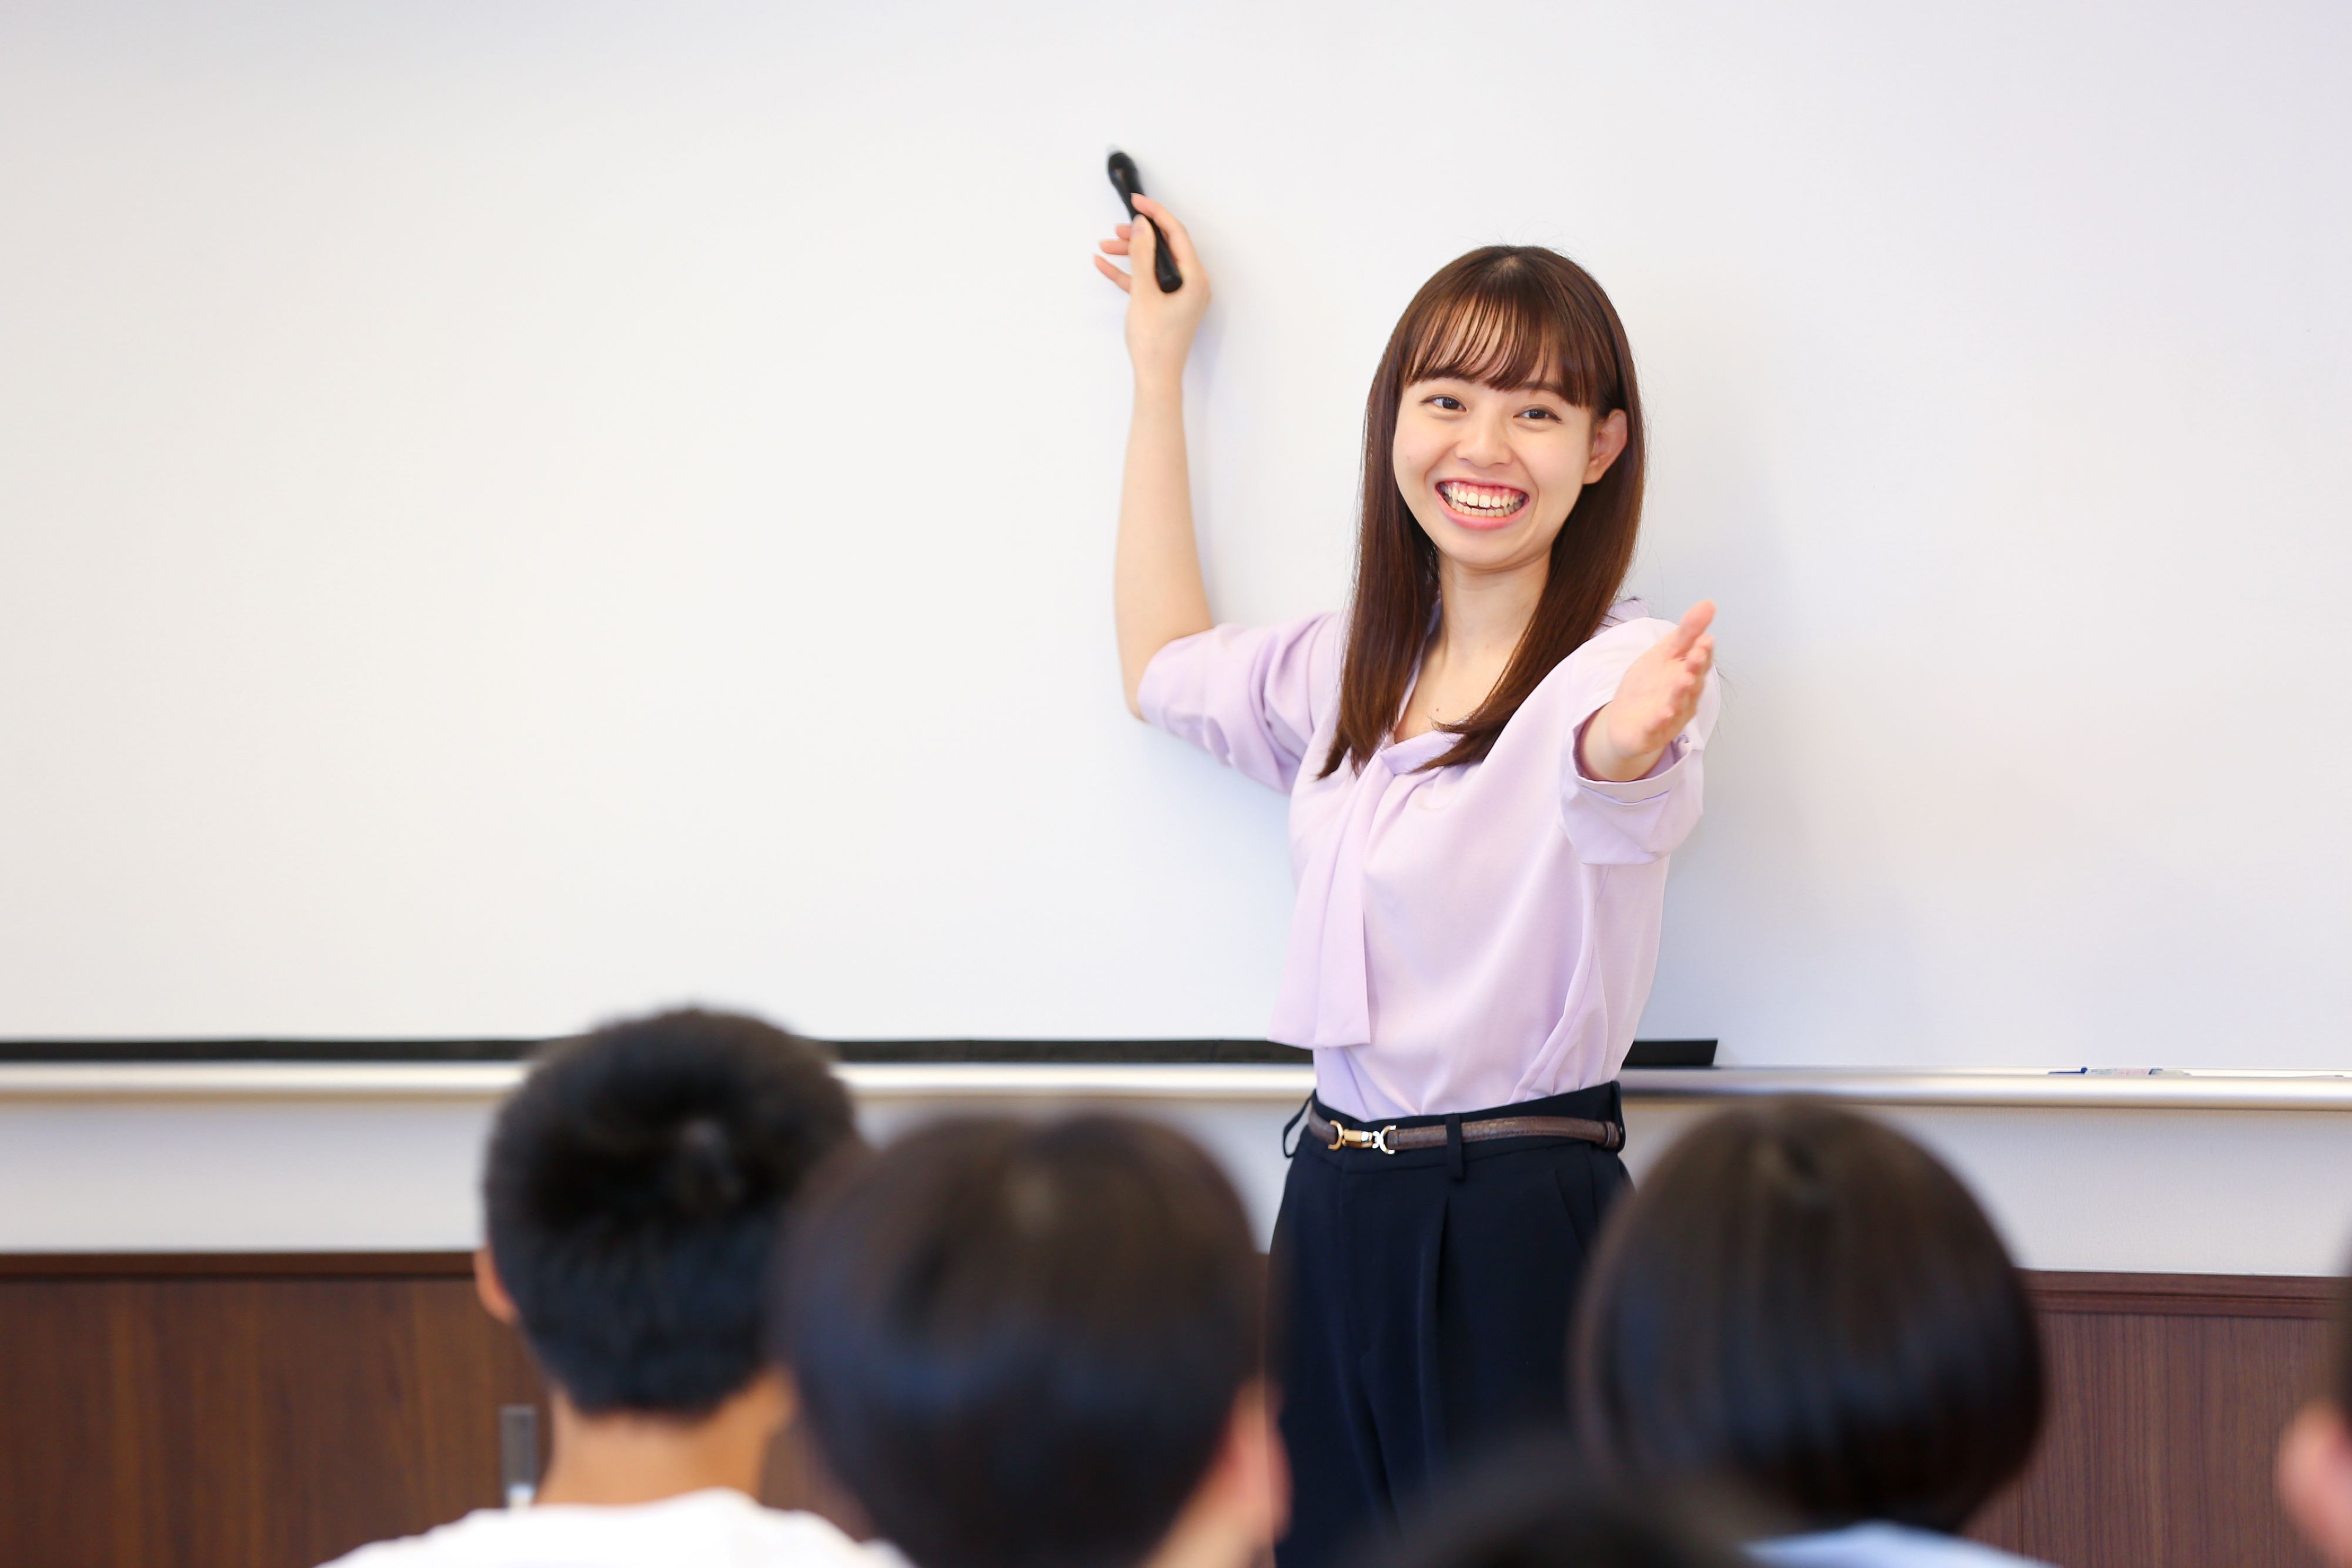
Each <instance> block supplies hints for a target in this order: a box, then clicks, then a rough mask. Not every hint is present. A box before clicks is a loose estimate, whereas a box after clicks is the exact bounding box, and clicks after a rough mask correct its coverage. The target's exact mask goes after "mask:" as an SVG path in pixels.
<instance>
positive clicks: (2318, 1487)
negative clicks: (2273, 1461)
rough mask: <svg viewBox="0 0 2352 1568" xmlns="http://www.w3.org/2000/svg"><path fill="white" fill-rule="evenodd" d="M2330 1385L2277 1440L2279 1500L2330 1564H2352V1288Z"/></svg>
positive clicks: (2339, 1323)
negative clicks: (2278, 1440) (2278, 1441)
mask: <svg viewBox="0 0 2352 1568" xmlns="http://www.w3.org/2000/svg"><path fill="white" fill-rule="evenodd" d="M2334 1340H2335V1344H2334V1350H2333V1354H2332V1356H2331V1359H2330V1363H2329V1365H2328V1373H2327V1385H2326V1390H2325V1391H2324V1392H2323V1393H2322V1394H2321V1395H2320V1396H2319V1397H2318V1398H2316V1399H2315V1400H2313V1401H2312V1402H2311V1403H2310V1404H2308V1405H2306V1406H2304V1407H2303V1409H2302V1410H2301V1411H2299V1412H2297V1413H2296V1415H2295V1417H2294V1420H2293V1421H2292V1422H2291V1423H2289V1424H2288V1426H2287V1429H2286V1434H2285V1436H2284V1437H2283V1438H2282V1439H2281V1441H2280V1443H2279V1452H2278V1490H2279V1500H2280V1501H2282V1502H2284V1504H2285V1505H2286V1511H2287V1513H2288V1516H2289V1517H2291V1518H2292V1519H2293V1520H2294V1522H2295V1526H2296V1528H2297V1529H2299V1530H2301V1531H2303V1534H2304V1538H2305V1540H2307V1541H2309V1542H2311V1544H2312V1545H2313V1546H2315V1547H2316V1548H2317V1549H2318V1551H2319V1554H2320V1556H2322V1557H2323V1558H2325V1559H2326V1560H2327V1561H2328V1562H2329V1563H2338V1564H2344V1565H2346V1568H2352V1289H2347V1290H2346V1291H2345V1293H2344V1294H2342V1295H2341V1296H2339V1297H2338V1299H2337V1304H2336V1328H2335V1333H2334Z"/></svg>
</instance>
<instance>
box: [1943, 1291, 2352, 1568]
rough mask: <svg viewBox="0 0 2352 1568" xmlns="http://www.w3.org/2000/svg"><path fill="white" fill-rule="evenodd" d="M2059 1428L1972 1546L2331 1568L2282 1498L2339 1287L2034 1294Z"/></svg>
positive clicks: (2128, 1564) (2094, 1558) (2123, 1560)
mask: <svg viewBox="0 0 2352 1568" xmlns="http://www.w3.org/2000/svg"><path fill="white" fill-rule="evenodd" d="M2029 1282H2030V1284H2031V1287H2032V1291H2033V1295H2034V1299H2035V1305H2036V1307H2037V1308H2038V1309H2039V1311H2040V1313H2041V1317H2042V1343H2043V1345H2044V1347H2045V1348H2046V1350H2047V1352H2048V1357H2049V1368H2050V1416H2049V1421H2048V1424H2047V1426H2046V1427H2045V1428H2044V1430H2043V1434H2042V1446H2041V1449H2040V1451H2039V1452H2038V1453H2037V1454H2036V1455H2035V1458H2034V1460H2033V1463H2032V1466H2031V1467H2030V1468H2029V1469H2028V1470H2027V1472H2026V1474H2025V1475H2024V1476H2022V1477H2021V1478H2020V1479H2019V1481H2018V1483H2017V1484H2016V1485H2015V1486H2013V1487H2011V1489H2010V1490H2009V1491H2008V1492H2007V1493H2006V1494H2005V1495H2004V1496H2002V1497H2000V1498H1999V1499H1997V1500H1995V1501H1994V1503H1993V1504H1992V1506H1991V1507H1990V1508H1989V1509H1988V1510H1987V1511H1986V1512H1985V1514H1984V1516H1983V1517H1982V1518H1980V1519H1979V1520H1978V1521H1977V1523H1976V1527H1975V1528H1974V1529H1972V1530H1971V1531H1969V1533H1970V1534H1972V1535H1975V1536H1977V1537H1979V1539H1982V1540H1985V1541H1989V1542H1993V1543H1994V1544H1995V1545H1999V1546H2003V1547H2006V1548H2008V1549H2009V1550H2010V1551H2012V1552H2021V1553H2024V1554H2025V1555H2028V1556H2032V1557H2039V1558H2042V1559H2044V1560H2046V1561H2049V1562H2052V1563H2061V1564H2063V1565H2064V1568H2316V1565H2317V1563H2318V1559H2317V1558H2316V1557H2315V1556H2314V1555H2313V1554H2312V1553H2310V1552H2307V1551H2306V1550H2305V1548H2304V1546H2303V1545H2302V1543H2301V1542H2299V1541H2297V1540H2296V1539H2295V1536H2294V1531H2293V1530H2292V1528H2291V1527H2290V1526H2289V1524H2288V1523H2287V1521H2286V1517H2285V1515H2284V1514H2283V1513H2282V1512H2281V1511H2280V1510H2279V1507H2278V1503H2277V1500H2276V1499H2275V1498H2274V1497H2273V1493H2272V1490H2271V1459H2272V1455H2273V1452H2274V1451H2275V1450H2276V1448H2277V1445H2278V1437H2279V1432H2280V1429H2281V1428H2282V1427H2284V1426H2285V1425H2286V1421H2287V1417H2288V1416H2289V1415H2291V1414H2292V1413H2293V1411H2294V1408H2295V1407H2296V1406H2298V1405H2300V1404H2301V1403H2302V1402H2303V1401H2304V1400H2305V1398H2307V1397H2309V1396H2310V1395H2311V1394H2312V1392H2313V1391H2314V1390H2315V1387H2316V1386H2317V1384H2316V1378H2317V1375H2318V1372H2319V1368H2320V1365H2321V1364H2322V1361H2323V1358H2324V1357H2325V1355H2326V1340H2327V1323H2326V1318H2327V1316H2328V1314H2329V1313H2330V1312H2332V1310H2333V1303H2334V1300H2335V1289H2336V1287H2335V1282H2334V1281H2327V1280H2268V1279H2248V1278H2244V1277H2231V1276H2225V1275H2220V1276H2217V1275H2198V1274H2176V1275H2143V1274H2126V1275H2096V1274H2040V1275H2034V1276H2032V1277H2031V1278H2030V1281H2029Z"/></svg>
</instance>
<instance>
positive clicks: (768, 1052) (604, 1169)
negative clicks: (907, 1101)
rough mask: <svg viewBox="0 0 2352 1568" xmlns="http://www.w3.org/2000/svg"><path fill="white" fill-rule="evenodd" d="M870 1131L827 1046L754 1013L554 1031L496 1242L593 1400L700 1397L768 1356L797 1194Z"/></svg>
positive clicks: (505, 1132) (532, 1315)
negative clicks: (828, 1158)
mask: <svg viewBox="0 0 2352 1568" xmlns="http://www.w3.org/2000/svg"><path fill="white" fill-rule="evenodd" d="M854 1136H855V1131H854V1124H853V1122H852V1119H851V1113H850V1106H849V1101H848V1097H847V1095H846V1094H845V1092H843V1090H842V1087H841V1084H840V1082H839V1081H838V1080H836V1079H835V1077H834V1076H833V1073H832V1071H831V1069H830V1068H829V1066H828V1065H827V1063H826V1061H825V1059H824V1056H823V1055H822V1054H821V1053H820V1052H819V1051H817V1049H816V1048H815V1047H814V1046H812V1045H810V1044H809V1043H807V1042H806V1041H804V1040H796V1039H794V1038H793V1036H791V1035H789V1034H786V1033H784V1032H783V1031H782V1030H777V1029H774V1028H772V1027H770V1026H769V1025H767V1024H764V1023H761V1022H760V1021H759V1020H757V1019H749V1018H740V1017H735V1016H731V1015H728V1014H723V1013H708V1012H671V1013H664V1014H660V1015H658V1016H656V1017H652V1018H645V1019H634V1020H631V1021H627V1022H623V1023H616V1024H613V1025H610V1026H608V1027H606V1028H604V1029H600V1030H596V1031H595V1032H594V1033H593V1034H590V1035H587V1036H585V1037H583V1038H582V1039H579V1040H568V1041H565V1042H563V1043H562V1044H561V1045H559V1046H557V1047H555V1048H554V1049H553V1050H551V1051H550V1052H549V1053H548V1054H547V1055H546V1056H545V1057H544V1058H543V1059H542V1060H541V1061H540V1062H539V1064H538V1065H537V1066H536V1067H535V1068H534V1069H533V1070H532V1071H531V1074H530V1077H529V1078H528V1079H527V1080H525V1082H524V1083H523V1086H522V1088H521V1089H520V1091H519V1092H517V1093H516V1094H515V1096H514V1098H513V1099H511V1100H509V1101H508V1102H507V1103H506V1105H505V1107H504V1108H503V1109H502V1110H501V1111H500V1112H499V1118H498V1124H497V1126H496V1128H495V1130H494V1131H493V1132H492V1134H491V1135H490V1148H489V1159H488V1167H487V1170H486V1172H485V1174H484V1177H483V1183H482V1186H483V1196H484V1199H485V1202H486V1206H487V1207H488V1228H489V1247H490V1256H491V1259H492V1260H493V1262H494V1263H495V1265H496V1267H497V1270H498V1276H499V1283H500V1284H501V1285H502V1286H503V1287H504V1288H505V1291H506V1293H507V1295H508V1297H509V1299H511V1300H512V1301H513V1302H514V1304H515V1308H516V1312H517V1314H518V1316H519V1318H520V1323H521V1327H522V1331H523V1333H524V1336H525V1337H526V1338H527V1339H528V1340H529V1341H530V1346H531V1349H532V1351H533V1352H534V1353H535V1354H537V1355H538V1357H539V1360H540V1364H541V1366H542V1367H543V1368H544V1369H545V1370H546V1372H547V1375H549V1377H551V1379H553V1380H554V1382H555V1383H556V1384H558V1385H560V1386H561V1387H562V1390H563V1392H564V1395H565V1396H566V1397H567V1398H569V1399H570V1400H571V1401H572V1404H573V1405H574V1406H577V1407H578V1408H579V1409H581V1410H582V1411H583V1412H586V1413H589V1414H592V1415H593V1414H597V1413H601V1412H605V1411H614V1410H629V1411H647V1412H658V1413H663V1414H668V1415H677V1416H698V1415H702V1414H705V1413H707V1412H709V1410H710V1409H712V1408H713V1407H714V1406H717V1405H719V1403H720V1402H721V1401H723V1400H725V1399H726V1398H727V1397H728V1396H730V1395H732V1394H734V1393H736V1392H738V1391H739V1390H740V1389H741V1388H743V1387H744V1386H745V1385H748V1384H749V1383H750V1382H751V1380H752V1378H753V1377H754V1376H755V1375H757V1373H758V1372H759V1371H760V1369H761V1366H762V1365H763V1364H765V1360H766V1358H765V1355H764V1354H763V1348H764V1347H763V1344H762V1339H761V1304H762V1299H763V1293H764V1290H765V1287H766V1283H767V1276H768V1273H769V1270H770V1267H771V1263H772V1257H773V1254H774V1252H775V1250H776V1247H777V1243H778V1238H779V1232H780V1228H781V1226H782V1214H783V1208H784V1205H785V1203H786V1201H787V1200H788V1199H790V1198H791V1197H793V1194H794V1192H795V1190H796V1189H797V1188H798V1187H799V1186H800V1185H801V1182H802V1179H803V1177H804V1176H806V1175H807V1174H808V1172H809V1170H810V1168H811V1167H812V1166H814V1165H815V1164H816V1163H817V1162H818V1161H820V1160H821V1159H823V1158H824V1156H825V1155H828V1154H830V1153H832V1152H833V1151H834V1149H835V1148H836V1147H837V1146H839V1145H841V1144H842V1143H843V1142H845V1140H848V1139H851V1138H853V1137H854Z"/></svg>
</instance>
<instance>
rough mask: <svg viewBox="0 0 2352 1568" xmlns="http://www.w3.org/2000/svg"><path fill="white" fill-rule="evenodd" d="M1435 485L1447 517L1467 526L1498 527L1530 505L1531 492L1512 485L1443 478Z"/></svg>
mask: <svg viewBox="0 0 2352 1568" xmlns="http://www.w3.org/2000/svg"><path fill="white" fill-rule="evenodd" d="M1435 487H1436V490H1437V499H1438V504H1439V505H1441V506H1442V507H1444V508H1445V515H1446V517H1447V519H1448V520H1450V521H1452V522H1454V523H1455V524H1458V525H1459V526H1461V527H1463V528H1501V527H1503V526H1504V525H1505V524H1507V523H1508V522H1510V521H1512V520H1513V519H1514V518H1516V517H1518V515H1519V514H1520V513H1521V512H1523V511H1525V510H1526V509H1527V505H1528V493H1527V492H1526V491H1525V490H1520V489H1516V488H1514V487H1513V486H1509V485H1487V484H1481V483H1479V482H1477V481H1475V480H1471V479H1440V480H1439V481H1438V482H1437V485H1436V486H1435Z"/></svg>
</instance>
